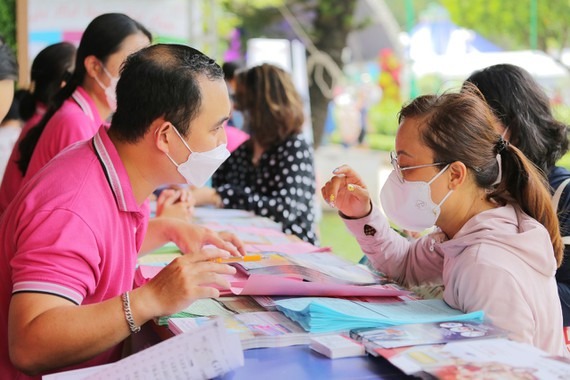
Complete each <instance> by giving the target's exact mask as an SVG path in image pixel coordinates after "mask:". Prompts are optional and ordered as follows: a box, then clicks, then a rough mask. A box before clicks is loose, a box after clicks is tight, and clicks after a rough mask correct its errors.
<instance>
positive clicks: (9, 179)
mask: <svg viewBox="0 0 570 380" xmlns="http://www.w3.org/2000/svg"><path fill="white" fill-rule="evenodd" d="M75 52H76V49H75V46H73V45H72V44H70V43H68V42H61V43H57V44H53V45H50V46H48V47H46V48H44V49H43V50H42V51H40V52H39V53H38V55H37V56H36V58H35V59H34V62H33V63H32V69H31V75H30V77H31V87H30V89H29V90H23V91H24V92H23V93H22V99H21V100H20V108H19V113H20V118H21V119H22V120H23V121H24V122H25V124H24V126H23V128H22V131H21V133H20V135H19V137H18V140H17V141H16V142H15V144H14V145H13V148H12V149H11V153H8V154H9V155H10V157H9V159H8V161H7V165H6V172H5V173H6V174H5V178H3V181H2V185H1V186H0V213H1V211H2V210H4V209H6V207H8V205H9V204H10V202H11V201H12V198H13V197H14V196H15V195H16V193H17V192H18V189H19V188H20V186H21V184H22V180H23V178H24V176H23V175H22V172H21V171H20V169H19V168H18V161H19V160H20V150H19V149H18V145H19V143H20V141H22V139H23V138H24V136H26V135H27V133H28V131H29V130H30V129H31V128H32V127H34V126H35V125H36V124H38V122H39V121H40V120H41V118H42V117H43V115H44V114H45V112H46V109H47V107H48V106H49V105H50V104H51V102H52V100H53V98H54V96H55V94H57V93H58V92H59V90H60V89H61V88H62V87H63V86H65V84H66V82H67V81H68V80H69V78H70V76H71V73H72V72H73V64H74V62H75Z"/></svg>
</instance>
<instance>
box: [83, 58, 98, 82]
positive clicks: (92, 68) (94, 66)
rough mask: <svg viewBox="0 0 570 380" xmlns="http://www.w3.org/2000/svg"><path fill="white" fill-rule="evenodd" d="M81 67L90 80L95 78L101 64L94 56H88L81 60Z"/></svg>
mask: <svg viewBox="0 0 570 380" xmlns="http://www.w3.org/2000/svg"><path fill="white" fill-rule="evenodd" d="M83 65H84V66H85V72H86V73H87V75H89V76H90V77H91V78H97V76H98V75H99V74H100V71H101V62H99V59H98V58H97V57H95V56H94V55H88V56H87V57H85V59H84V60H83Z"/></svg>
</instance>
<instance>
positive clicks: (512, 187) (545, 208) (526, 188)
mask: <svg viewBox="0 0 570 380" xmlns="http://www.w3.org/2000/svg"><path fill="white" fill-rule="evenodd" d="M501 143H502V144H503V147H504V149H502V150H501V151H500V152H498V154H499V155H500V157H501V166H502V178H501V181H500V183H499V184H498V186H497V187H496V188H495V189H494V190H493V191H492V192H490V193H489V194H488V198H492V199H494V200H495V201H498V202H499V203H507V202H508V201H514V202H516V203H517V204H518V205H519V206H520V207H521V209H522V210H523V211H524V212H525V213H527V214H528V215H530V216H531V217H532V218H534V219H536V220H537V221H538V222H539V223H541V224H542V225H543V226H544V227H545V228H546V230H547V231H548V233H549V235H550V240H551V241H552V246H553V248H554V257H555V259H556V263H557V265H558V266H560V264H561V263H562V258H563V255H564V244H563V242H562V237H561V235H560V228H559V224H558V217H557V215H556V210H555V209H554V207H553V206H552V200H551V199H552V197H551V195H550V192H549V190H548V189H549V184H548V182H547V181H546V176H545V175H544V174H543V173H542V172H541V171H540V169H538V168H537V167H536V166H535V165H534V164H533V163H532V162H531V161H530V160H529V159H528V158H526V157H525V155H524V154H523V153H522V152H521V151H520V150H519V149H518V148H517V147H515V146H513V145H510V144H509V143H505V142H504V141H503V140H502V138H501V139H500V140H499V143H498V144H497V146H500V144H501Z"/></svg>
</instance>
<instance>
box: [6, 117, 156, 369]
mask: <svg viewBox="0 0 570 380" xmlns="http://www.w3.org/2000/svg"><path fill="white" fill-rule="evenodd" d="M148 215H149V207H148V202H145V203H143V204H142V205H138V204H137V202H136V200H135V198H134V195H133V191H132V188H131V184H130V182H129V178H128V176H127V172H126V170H125V168H124V166H123V164H122V161H121V160H120V157H119V155H118V153H117V151H116V149H115V147H114V145H113V143H112V142H111V140H110V139H109V137H108V135H107V132H106V128H105V127H101V128H100V130H99V132H98V133H97V134H96V135H95V136H94V137H93V138H92V139H90V140H87V141H83V142H80V143H77V144H74V145H73V146H72V147H70V148H69V149H66V151H65V152H62V154H60V155H58V156H57V157H56V158H54V159H53V160H51V161H50V162H49V163H48V164H47V165H46V166H45V169H43V170H42V171H40V172H39V173H38V175H36V176H35V177H34V178H32V179H31V180H29V181H28V182H27V183H26V184H24V186H23V188H22V190H21V191H20V192H19V193H18V195H17V196H16V198H15V199H14V201H13V202H12V203H11V204H10V206H9V207H8V208H7V209H6V211H5V213H4V214H3V215H2V219H1V220H0V283H1V284H2V286H1V287H0V336H2V337H4V341H3V342H2V344H0V373H2V376H6V378H20V377H18V376H22V378H26V377H25V376H24V375H23V374H22V373H20V372H18V371H17V370H16V369H15V368H14V367H13V366H12V364H11V362H10V359H9V357H8V341H7V336H8V310H9V305H10V298H11V296H12V294H15V293H19V292H39V293H48V294H52V295H55V296H59V297H62V298H65V299H67V300H69V301H70V302H72V303H74V304H78V305H86V304H93V303H98V302H101V301H104V300H107V299H109V298H112V297H116V296H118V295H119V294H121V293H123V292H125V291H127V290H130V289H132V286H133V277H134V269H135V265H136V259H137V254H138V252H139V250H140V247H141V245H142V242H143V238H144V235H145V233H146V228H147V225H148ZM86 323H88V322H87V321H86ZM118 352H119V351H118V348H117V347H116V348H114V349H111V350H109V351H107V352H105V353H103V354H101V355H99V356H97V357H95V358H94V359H92V360H90V361H88V362H86V363H82V364H81V365H80V366H79V367H86V366H91V365H95V364H102V363H105V362H109V361H112V360H114V359H116V358H117V354H118Z"/></svg>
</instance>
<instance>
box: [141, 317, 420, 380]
mask: <svg viewBox="0 0 570 380" xmlns="http://www.w3.org/2000/svg"><path fill="white" fill-rule="evenodd" d="M171 336H172V333H171V332H170V330H168V328H166V327H162V326H157V325H156V324H155V323H154V322H152V321H150V322H148V323H146V324H145V325H144V326H142V331H141V332H140V333H139V334H135V335H132V336H131V339H132V342H131V343H132V345H133V350H134V351H135V352H137V351H140V350H141V349H144V348H146V347H148V346H149V345H154V344H157V343H159V342H161V341H162V340H164V339H168V338H169V337H171ZM243 354H244V359H245V362H244V366H243V367H241V368H238V369H236V370H234V371H232V372H229V373H227V374H225V375H224V376H221V377H219V378H218V379H217V380H252V379H270V380H314V379H327V380H349V379H350V380H364V379H394V380H395V379H408V378H410V379H411V378H412V377H410V376H406V375H405V374H404V373H403V372H402V371H400V370H399V369H398V368H396V367H394V366H393V365H392V364H391V363H390V362H388V361H387V360H386V359H384V358H382V357H377V358H376V357H373V356H370V355H369V356H359V357H353V358H340V359H329V358H327V357H326V356H323V355H321V354H319V353H317V352H314V351H313V350H311V349H310V348H309V346H306V345H302V346H289V347H278V348H256V349H251V350H245V351H244V352H243Z"/></svg>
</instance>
